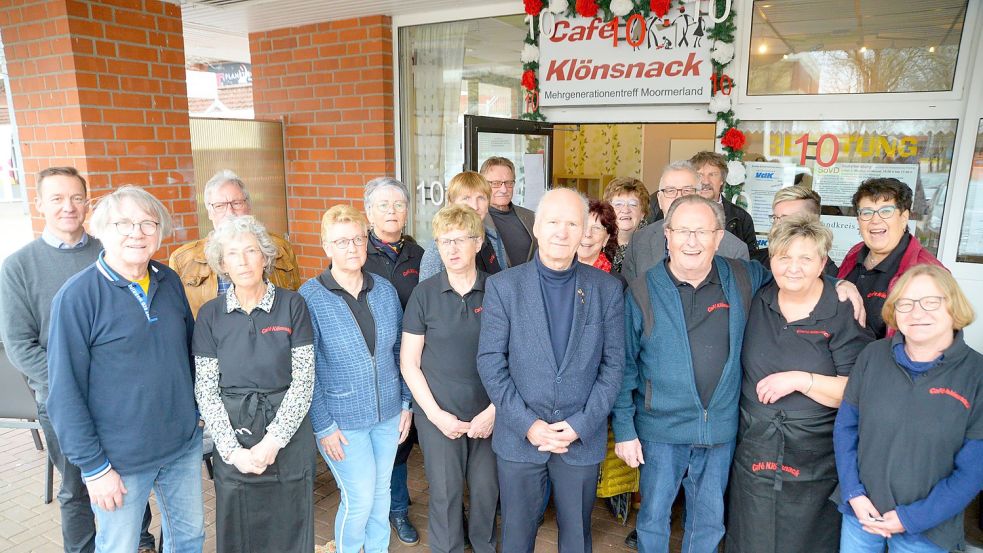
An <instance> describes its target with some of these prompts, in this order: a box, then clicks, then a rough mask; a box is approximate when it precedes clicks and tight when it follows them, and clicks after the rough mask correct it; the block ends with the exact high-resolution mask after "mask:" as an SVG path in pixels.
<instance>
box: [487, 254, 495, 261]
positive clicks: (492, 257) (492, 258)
mask: <svg viewBox="0 0 983 553" xmlns="http://www.w3.org/2000/svg"><path fill="white" fill-rule="evenodd" d="M495 259H496V258H495V254H491V257H489V258H488V262H489V263H494V262H495Z"/></svg>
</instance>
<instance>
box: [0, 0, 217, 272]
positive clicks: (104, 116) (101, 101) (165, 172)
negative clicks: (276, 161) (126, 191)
mask: <svg viewBox="0 0 983 553" xmlns="http://www.w3.org/2000/svg"><path fill="white" fill-rule="evenodd" d="M0 33H2V37H3V43H4V50H5V54H6V58H7V70H8V74H9V77H10V84H11V91H12V94H13V104H14V113H15V117H16V118H17V124H18V132H19V135H20V143H21V152H22V155H23V158H24V170H25V173H26V175H27V185H28V187H29V189H30V197H31V200H32V201H33V196H34V187H35V182H34V180H35V179H34V175H35V174H36V173H37V172H38V171H39V170H41V169H43V168H45V167H50V166H53V165H74V166H75V167H77V168H78V169H79V170H80V171H81V172H82V173H83V174H85V175H86V177H87V179H88V181H89V184H90V188H91V193H90V196H92V197H98V196H101V195H103V194H104V193H105V192H106V190H108V189H111V188H117V187H119V186H121V185H124V184H136V185H140V186H144V187H147V189H148V190H149V191H150V192H151V193H153V194H154V195H155V196H156V197H157V198H159V199H160V200H161V201H163V202H164V204H165V205H166V206H167V207H168V209H169V210H170V212H171V214H172V215H173V216H174V221H175V227H176V233H175V236H174V237H173V238H172V239H170V240H168V241H167V242H166V243H165V246H164V248H162V250H161V251H160V252H159V253H158V257H166V256H167V255H168V254H169V252H170V250H171V249H172V248H173V244H178V243H181V242H184V241H187V240H189V239H193V238H197V237H198V231H197V223H196V220H197V219H196V210H195V205H194V202H195V192H194V185H193V175H194V171H193V165H192V158H191V137H190V130H189V125H188V99H187V90H186V84H185V69H184V38H183V32H182V24H181V9H180V7H179V6H177V5H175V4H170V3H165V2H161V1H158V0H142V1H140V2H132V1H128V0H115V1H109V0H105V1H100V2H97V1H80V0H51V1H39V0H8V1H6V2H3V3H2V4H0ZM42 224H43V223H42V221H41V220H40V219H35V221H34V227H35V231H40V229H41V227H42Z"/></svg>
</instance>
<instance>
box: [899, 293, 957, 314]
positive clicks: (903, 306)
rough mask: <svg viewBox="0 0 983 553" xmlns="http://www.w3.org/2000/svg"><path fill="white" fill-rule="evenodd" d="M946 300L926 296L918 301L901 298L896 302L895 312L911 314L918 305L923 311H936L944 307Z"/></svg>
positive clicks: (940, 297) (939, 297)
mask: <svg viewBox="0 0 983 553" xmlns="http://www.w3.org/2000/svg"><path fill="white" fill-rule="evenodd" d="M944 299H945V298H943V297H942V296H925V297H924V298H919V299H917V300H916V299H911V298H901V299H899V300H898V301H896V302H894V310H895V311H897V312H898V313H911V311H912V310H913V309H914V308H915V304H916V303H917V304H918V305H919V307H921V308H922V311H935V310H936V309H938V308H939V307H940V306H941V305H942V301H943V300H944Z"/></svg>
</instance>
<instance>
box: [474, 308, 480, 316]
mask: <svg viewBox="0 0 983 553" xmlns="http://www.w3.org/2000/svg"><path fill="white" fill-rule="evenodd" d="M474 313H475V315H477V314H478V313H481V308H480V307H475V308H474Z"/></svg>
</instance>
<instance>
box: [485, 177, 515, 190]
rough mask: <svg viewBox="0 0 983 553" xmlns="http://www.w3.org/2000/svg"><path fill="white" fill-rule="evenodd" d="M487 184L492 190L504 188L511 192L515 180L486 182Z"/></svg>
mask: <svg viewBox="0 0 983 553" xmlns="http://www.w3.org/2000/svg"><path fill="white" fill-rule="evenodd" d="M488 184H489V185H491V187H492V188H501V187H503V186H504V187H505V188H508V189H510V190H511V189H512V188H515V179H513V180H490V181H488Z"/></svg>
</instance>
